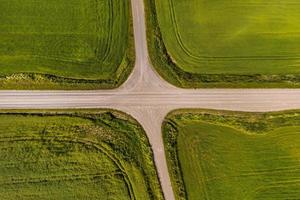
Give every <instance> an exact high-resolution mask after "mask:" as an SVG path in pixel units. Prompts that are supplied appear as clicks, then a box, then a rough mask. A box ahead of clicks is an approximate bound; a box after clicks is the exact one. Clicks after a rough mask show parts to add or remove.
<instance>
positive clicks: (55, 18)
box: [0, 0, 134, 89]
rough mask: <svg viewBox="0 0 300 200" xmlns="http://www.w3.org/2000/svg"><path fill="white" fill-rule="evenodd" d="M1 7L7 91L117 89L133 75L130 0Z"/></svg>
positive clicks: (1, 79)
mask: <svg viewBox="0 0 300 200" xmlns="http://www.w3.org/2000/svg"><path fill="white" fill-rule="evenodd" d="M0 4H1V7H0V13H1V14H0V87H1V88H14V87H16V88H17V89H19V88H20V89H23V88H53V89H56V88H59V89H62V88H75V89H76V88H78V89H80V88H112V87H117V86H118V85H120V84H121V83H122V82H123V81H124V80H125V79H126V78H127V76H128V74H129V73H130V71H131V69H132V67H133V63H134V47H133V33H132V20H131V12H130V0H114V1H107V0H97V1H90V0H73V1H72V2H70V1H67V0H51V1H43V0H38V1H37V0H10V1H6V0H0Z"/></svg>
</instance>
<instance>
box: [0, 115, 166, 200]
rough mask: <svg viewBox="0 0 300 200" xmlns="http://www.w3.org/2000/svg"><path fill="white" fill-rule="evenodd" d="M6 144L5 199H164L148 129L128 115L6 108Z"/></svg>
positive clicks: (2, 128)
mask: <svg viewBox="0 0 300 200" xmlns="http://www.w3.org/2000/svg"><path fill="white" fill-rule="evenodd" d="M0 143H1V145H0V185H1V186H0V199H7V200H9V199H12V200H13V199H53V200H54V199H55V200H56V199H103V200H105V199H107V200H108V199H110V200H112V199H118V200H126V199H127V200H138V199H149V200H150V199H151V200H162V199H163V196H162V192H161V189H160V184H159V181H158V178H157V174H156V170H155V167H154V163H153V155H152V151H151V148H150V145H149V142H148V140H147V137H146V135H145V133H144V130H143V129H142V127H141V126H140V125H139V124H138V123H137V122H136V121H135V120H133V119H132V118H131V117H129V116H127V115H125V114H123V113H119V112H116V111H110V110H98V111H91V110H81V111H79V110H78V111H63V110H61V111H7V112H5V111H1V112H0Z"/></svg>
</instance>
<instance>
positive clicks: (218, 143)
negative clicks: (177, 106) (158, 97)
mask: <svg viewBox="0 0 300 200" xmlns="http://www.w3.org/2000/svg"><path fill="white" fill-rule="evenodd" d="M163 135H164V142H165V150H166V153H167V159H168V167H169V172H170V176H171V180H172V185H173V189H174V191H175V195H176V199H177V200H179V199H181V200H186V199H190V200H196V199H197V200H198V199H199V200H203V199H216V200H217V199H222V200H227V199H228V200H233V199H243V200H251V199H256V200H259V199H261V200H282V199H299V197H300V112H299V110H298V111H286V112H278V113H242V112H226V111H210V110H181V111H180V110H179V111H175V112H173V113H171V114H169V115H168V117H167V119H166V120H165V122H164V126H163Z"/></svg>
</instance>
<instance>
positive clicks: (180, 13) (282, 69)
mask: <svg viewBox="0 0 300 200" xmlns="http://www.w3.org/2000/svg"><path fill="white" fill-rule="evenodd" d="M147 1H150V2H152V3H150V4H151V5H152V7H154V8H152V11H150V12H152V13H153V12H156V13H155V14H156V15H157V24H156V26H159V30H160V32H161V35H160V36H159V34H158V35H157V34H156V37H161V39H162V42H163V45H162V44H158V43H156V44H155V42H154V45H156V48H162V50H161V51H162V52H161V53H163V54H167V55H164V56H166V57H169V60H168V59H166V58H161V59H162V60H164V59H165V60H164V61H163V62H164V64H165V65H169V66H164V65H162V66H156V68H159V67H161V68H163V69H160V70H158V71H166V70H170V69H167V68H168V67H169V68H171V71H173V73H177V76H179V77H177V79H179V80H177V81H175V80H173V81H172V80H169V81H171V82H175V84H176V85H179V86H181V87H193V86H194V87H201V84H200V82H202V87H204V86H205V84H211V85H212V86H211V87H214V86H218V85H217V84H219V86H224V87H226V86H230V87H238V86H234V82H236V83H235V84H237V85H238V84H239V87H247V86H248V87H255V85H254V84H252V85H251V84H249V82H255V81H256V82H266V83H272V84H275V83H276V82H277V83H278V82H283V83H284V84H286V83H285V82H287V81H290V82H297V81H298V82H299V80H300V79H299V74H300V48H299V44H300V4H299V3H298V2H295V1H293V0H287V1H280V0H272V1H261V0H246V1H245V0H243V1H241V0H232V1H218V0H211V1H205V0H190V1H185V0H165V1H158V0H147ZM153 9H156V10H155V11H153ZM150 10H151V9H150ZM148 18H150V20H151V18H153V17H148ZM152 24H153V22H152ZM154 24H155V23H154ZM150 27H151V22H150ZM152 28H153V27H152ZM156 32H158V31H156ZM163 46H164V47H163ZM150 48H151V47H150ZM152 48H155V47H152ZM164 48H165V50H164ZM154 62H156V61H154ZM170 62H172V63H170ZM173 65H175V66H173ZM161 73H163V72H161ZM163 74H164V76H172V75H170V74H172V72H168V73H167V72H164V73H163ZM168 74H169V75H168ZM207 75H211V77H210V78H209V77H207ZM229 75H231V76H232V77H229ZM258 75H260V76H258ZM263 75H264V76H266V77H263ZM287 75H290V76H294V78H291V77H290V78H288V77H287ZM251 76H254V77H251ZM272 76H276V80H275V78H274V77H272ZM296 77H297V78H296ZM167 79H174V77H173V78H170V77H169V78H167ZM182 79H183V80H182ZM189 79H191V80H189ZM236 79H238V80H236ZM278 79H281V81H279V80H278ZM176 82H177V83H176ZM185 82H191V83H189V84H188V83H185ZM193 82H195V83H194V84H193ZM222 82H223V84H222ZM232 82H233V83H232ZM226 83H227V84H226ZM247 83H248V85H247ZM230 84H231V85H230ZM243 84H244V85H243ZM278 85H279V87H280V84H278ZM278 85H276V87H277V86H278ZM274 86H275V85H274ZM285 86H287V84H286V85H285ZM290 86H291V87H292V86H293V85H292V84H290ZM256 87H259V86H256ZM265 87H268V86H265Z"/></svg>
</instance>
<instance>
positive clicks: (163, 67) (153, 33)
mask: <svg viewBox="0 0 300 200" xmlns="http://www.w3.org/2000/svg"><path fill="white" fill-rule="evenodd" d="M144 2H145V8H146V18H147V40H148V49H149V53H150V59H151V61H152V64H153V66H154V68H155V69H156V70H157V72H158V73H159V74H160V75H161V76H162V77H163V78H164V79H165V80H167V81H168V82H170V83H171V84H173V85H175V86H177V87H181V88H299V87H300V75H293V74H291V75H280V74H278V75H277V74H274V75H264V74H252V75H235V74H198V73H190V72H186V71H184V70H182V69H181V68H179V67H178V66H177V64H176V63H175V62H174V60H173V59H172V58H171V56H170V54H169V53H168V51H167V49H166V47H165V44H164V42H163V38H162V34H161V30H160V28H159V23H158V19H157V14H156V5H155V0H144Z"/></svg>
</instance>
